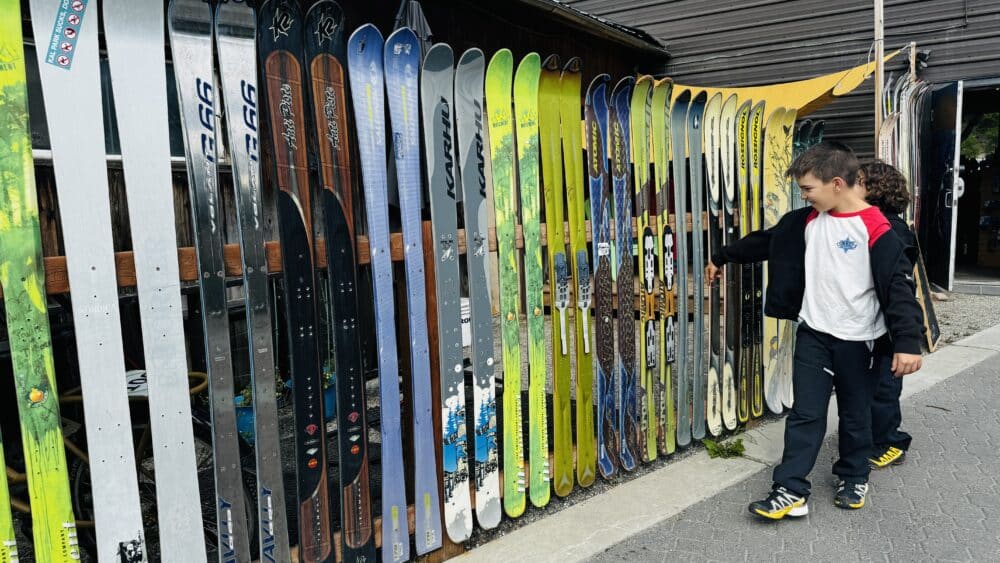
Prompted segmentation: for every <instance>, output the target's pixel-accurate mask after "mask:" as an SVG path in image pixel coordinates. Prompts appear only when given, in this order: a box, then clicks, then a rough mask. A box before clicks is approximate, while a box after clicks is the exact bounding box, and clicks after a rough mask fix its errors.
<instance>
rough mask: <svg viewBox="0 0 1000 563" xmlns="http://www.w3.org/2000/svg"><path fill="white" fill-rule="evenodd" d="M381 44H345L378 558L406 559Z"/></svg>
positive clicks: (362, 34)
mask: <svg viewBox="0 0 1000 563" xmlns="http://www.w3.org/2000/svg"><path fill="white" fill-rule="evenodd" d="M383 49H384V42H383V40H382V34H381V33H379V31H378V28H376V27H375V26H374V25H371V24H365V25H363V26H361V27H359V28H358V29H356V30H355V31H354V33H352V34H351V37H350V39H349V40H348V42H347V69H348V75H349V77H350V89H351V100H352V102H353V104H352V105H353V106H354V122H355V126H356V127H357V133H358V147H359V149H360V150H359V152H360V154H361V176H362V183H363V185H364V192H365V208H366V210H367V214H368V244H369V248H370V253H371V265H372V277H373V289H374V298H375V325H376V326H375V329H376V330H375V333H376V338H377V339H378V349H379V354H378V372H379V417H380V428H379V429H380V431H381V436H382V458H381V459H382V480H381V483H382V560H383V561H405V560H407V559H409V558H410V538H409V536H410V530H409V522H408V520H407V516H406V481H405V479H404V471H403V443H402V438H401V436H400V424H401V420H400V411H399V402H400V391H399V363H398V362H399V360H398V358H397V347H396V329H395V303H394V299H393V292H392V257H391V255H390V251H389V248H390V247H389V209H388V201H387V191H386V190H387V183H386V152H385V150H386V146H385V102H384V100H385V90H384V86H383V76H382V68H383V56H384V51H383Z"/></svg>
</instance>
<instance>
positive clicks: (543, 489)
mask: <svg viewBox="0 0 1000 563" xmlns="http://www.w3.org/2000/svg"><path fill="white" fill-rule="evenodd" d="M540 75H541V58H540V57H539V56H538V53H528V54H527V55H525V57H524V58H523V59H522V60H521V62H520V64H518V65H517V71H516V72H515V73H514V124H515V138H516V139H517V145H516V146H517V178H518V187H519V191H520V195H521V229H522V232H523V240H524V304H525V305H524V306H525V316H526V317H527V324H528V420H529V422H528V456H529V460H528V469H529V471H530V476H529V481H530V484H529V485H528V494H529V496H530V498H531V504H533V505H535V506H538V507H542V506H545V505H546V504H548V502H549V494H550V491H549V489H550V487H549V481H550V479H551V476H552V474H551V471H550V468H549V436H548V412H547V411H548V409H547V408H546V404H545V378H546V375H547V374H546V369H545V315H544V313H545V310H544V309H543V303H542V247H541V225H540V218H539V213H538V211H539V210H538V161H539V154H538V145H539V139H538V81H539V78H540Z"/></svg>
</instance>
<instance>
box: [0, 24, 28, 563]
mask: <svg viewBox="0 0 1000 563" xmlns="http://www.w3.org/2000/svg"><path fill="white" fill-rule="evenodd" d="M15 14H20V8H19V9H18V10H17V11H16V12H15ZM4 25H6V22H0V29H2V30H3V31H4V32H8V31H10V33H11V34H10V35H9V36H8V37H18V35H16V30H14V31H12V30H9V29H7V28H6V27H2V26H4ZM22 49H23V47H22ZM21 52H22V53H23V52H24V51H23V50H22V51H21ZM21 58H22V59H23V58H24V57H23V55H22V56H21ZM22 68H23V65H22ZM0 80H3V79H2V78H0ZM2 84H3V85H4V86H6V85H8V84H9V83H8V82H2ZM4 105H6V104H4ZM4 109H6V108H3V107H2V106H0V111H4ZM0 142H2V143H4V146H5V147H6V146H9V145H7V144H6V143H8V142H9V141H7V139H3V140H0ZM0 166H2V165H0ZM5 172H6V171H5ZM16 173H17V174H19V173H20V172H16ZM0 248H3V247H2V246H0ZM0 464H3V466H4V467H6V466H7V461H6V459H5V458H4V455H3V438H2V437H0ZM19 559H20V557H19V556H18V553H17V536H16V535H15V534H14V519H13V515H12V514H11V511H10V488H9V487H8V485H7V473H6V472H4V474H3V475H0V561H3V562H4V563H17V561H18V560H19Z"/></svg>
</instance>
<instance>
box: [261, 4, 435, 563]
mask: <svg viewBox="0 0 1000 563" xmlns="http://www.w3.org/2000/svg"><path fill="white" fill-rule="evenodd" d="M305 26H306V31H307V34H306V37H305V52H306V61H307V65H308V66H307V69H306V76H307V78H308V81H309V83H308V91H309V94H310V96H309V110H310V113H311V115H312V123H313V128H312V144H313V147H314V150H315V155H316V157H315V158H316V165H317V172H318V173H317V180H318V181H319V185H318V187H319V190H318V191H317V193H316V199H317V200H318V203H319V205H320V208H321V209H322V212H323V215H322V217H323V219H322V220H323V223H322V229H321V232H322V233H323V235H324V240H325V243H326V245H325V246H326V277H325V283H326V284H327V287H326V290H327V291H326V293H327V295H328V296H329V302H328V308H327V311H326V312H325V314H326V315H327V316H328V318H329V319H330V323H329V326H330V327H332V329H333V330H332V331H333V334H332V335H331V337H332V340H333V349H332V350H331V351H330V354H331V356H332V358H328V360H329V359H332V360H333V365H334V367H335V369H336V373H337V378H336V381H335V391H336V394H337V402H336V408H335V412H336V418H337V433H338V439H337V450H338V461H337V470H338V471H337V473H338V477H339V491H338V493H337V494H335V495H334V497H333V498H334V499H335V501H336V500H339V507H336V508H334V510H336V511H339V514H340V526H341V549H342V551H341V553H342V557H343V559H345V560H348V561H351V560H358V559H369V558H371V559H373V558H374V557H375V534H374V530H373V525H372V507H371V485H370V483H369V457H368V440H367V436H368V423H367V419H366V416H365V410H366V400H365V399H366V398H365V379H364V370H363V367H362V363H361V355H360V354H359V353H358V350H361V340H360V337H359V327H358V315H359V312H358V295H357V291H358V288H357V285H358V281H357V257H356V256H355V251H356V246H355V222H354V206H353V203H352V202H353V200H354V189H353V187H352V186H353V181H352V180H353V179H352V174H351V169H352V163H351V148H352V147H351V137H350V134H349V126H348V120H347V86H346V84H345V76H344V63H345V55H346V53H345V49H346V46H345V37H344V36H345V31H346V29H345V27H344V15H343V11H342V10H341V8H340V6H339V5H338V4H337V3H336V2H332V1H330V0H323V1H321V2H318V3H316V4H314V5H313V6H312V7H311V8H310V9H309V11H308V12H307V13H306V20H305ZM244 252H245V250H244ZM415 395H416V394H415ZM415 400H416V399H415ZM417 419H419V415H418V413H416V412H415V413H414V420H417ZM258 436H259V434H258ZM259 440H260V438H258V443H259ZM425 447H426V446H425ZM420 451H421V449H420V448H417V452H418V457H417V459H418V460H422V458H420V457H419V452H420ZM426 455H427V454H425V456H426ZM433 455H434V454H433V446H431V453H430V456H431V459H432V469H431V471H432V472H433V477H435V478H434V479H433V480H432V482H433V483H436V482H437V479H436V477H437V474H436V471H434V470H433ZM418 463H419V462H418ZM425 463H426V462H425ZM420 467H421V466H420V465H418V469H417V471H416V473H417V475H418V479H417V481H418V482H422V481H421V480H420V476H422V472H421V470H420ZM424 479H426V477H424ZM279 506H280V505H279ZM435 506H436V505H435ZM418 521H419V520H418ZM417 545H418V547H420V546H422V545H423V544H422V542H420V541H418V542H417ZM277 560H278V561H281V559H280V558H278V559H277Z"/></svg>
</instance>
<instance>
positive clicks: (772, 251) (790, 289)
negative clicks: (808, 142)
mask: <svg viewBox="0 0 1000 563" xmlns="http://www.w3.org/2000/svg"><path fill="white" fill-rule="evenodd" d="M811 212H812V208H811V207H804V208H802V209H796V210H794V211H790V212H788V213H786V214H785V215H784V216H782V217H781V219H780V220H779V221H778V224H777V225H775V226H773V227H771V228H769V229H764V230H762V231H754V232H752V233H750V234H748V235H747V236H745V237H743V238H741V239H739V240H737V241H736V242H734V243H732V244H730V245H729V246H726V247H724V248H723V249H722V251H721V252H720V253H718V254H716V255H713V256H712V262H713V263H714V264H715V265H716V266H722V265H723V264H725V263H726V262H736V263H740V264H746V263H753V262H763V261H765V260H767V272H768V285H767V298H766V299H765V301H764V314H765V315H767V316H769V317H775V318H779V319H787V320H790V321H797V320H798V317H799V311H800V310H801V309H802V297H803V294H804V293H805V286H806V273H805V253H806V238H805V233H806V219H807V218H808V217H809V214H810V213H811ZM897 219H898V218H897ZM890 224H891V222H890ZM903 227H904V228H906V225H905V223H904V224H903ZM895 230H896V228H894V229H893V231H891V232H886V233H885V234H884V235H882V236H880V237H879V238H878V239H877V240H876V241H875V244H874V245H872V247H871V249H870V251H869V254H870V261H871V267H872V279H873V280H874V282H875V294H876V295H877V296H878V300H879V304H880V305H881V307H882V314H883V315H884V317H885V322H886V327H887V329H888V331H889V336H890V338H892V342H893V350H894V351H895V352H899V353H906V354H919V353H920V341H921V337H922V335H923V314H922V313H921V311H920V306H919V305H918V304H917V300H916V298H915V297H914V293H915V291H916V286H915V285H914V282H913V262H912V259H911V257H910V256H908V252H907V246H909V245H906V244H905V243H904V242H903V241H902V240H900V237H899V235H897V234H896V232H895ZM907 231H909V229H907Z"/></svg>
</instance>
